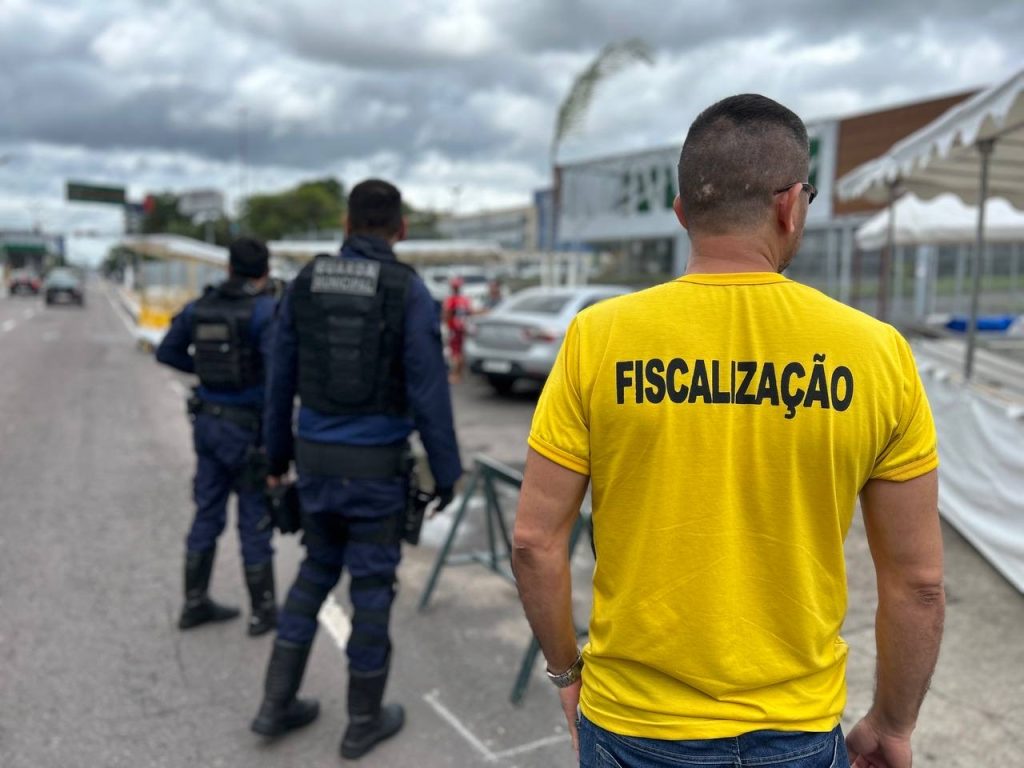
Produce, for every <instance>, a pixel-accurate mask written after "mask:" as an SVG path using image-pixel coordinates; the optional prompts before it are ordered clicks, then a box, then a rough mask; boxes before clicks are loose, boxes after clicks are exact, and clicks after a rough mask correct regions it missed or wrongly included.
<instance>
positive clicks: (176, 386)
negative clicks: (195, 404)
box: [167, 379, 189, 397]
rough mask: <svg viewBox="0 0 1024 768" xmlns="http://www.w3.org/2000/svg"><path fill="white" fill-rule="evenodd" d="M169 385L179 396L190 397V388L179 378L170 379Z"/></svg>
mask: <svg viewBox="0 0 1024 768" xmlns="http://www.w3.org/2000/svg"><path fill="white" fill-rule="evenodd" d="M167 386H168V387H170V388H171V391H172V392H173V393H174V394H176V395H178V396H179V397H188V394H189V390H188V387H186V386H185V385H184V384H182V383H181V382H180V381H178V380H177V379H169V380H168V381H167Z"/></svg>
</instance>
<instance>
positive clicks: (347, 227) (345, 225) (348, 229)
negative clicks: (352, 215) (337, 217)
mask: <svg viewBox="0 0 1024 768" xmlns="http://www.w3.org/2000/svg"><path fill="white" fill-rule="evenodd" d="M341 228H342V230H343V231H344V232H345V237H348V236H349V235H351V234H352V222H351V221H349V219H348V214H347V213H345V214H342V217H341Z"/></svg>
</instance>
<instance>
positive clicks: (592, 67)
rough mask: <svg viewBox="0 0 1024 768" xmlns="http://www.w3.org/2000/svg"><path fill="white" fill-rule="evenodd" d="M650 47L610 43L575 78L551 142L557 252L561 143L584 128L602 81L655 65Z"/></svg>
mask: <svg viewBox="0 0 1024 768" xmlns="http://www.w3.org/2000/svg"><path fill="white" fill-rule="evenodd" d="M653 61H654V59H653V57H652V54H651V49H650V46H648V45H647V43H646V42H644V41H643V40H641V39H639V38H631V39H629V40H625V41H622V42H619V43H609V44H608V45H606V46H605V47H604V48H602V49H601V51H600V53H598V54H597V56H595V57H594V60H593V61H591V62H590V64H588V65H587V67H586V68H585V69H584V70H583V71H582V72H580V73H579V74H578V75H576V79H575V80H573V83H572V87H571V88H569V92H568V93H567V94H566V96H565V99H563V101H562V103H561V104H560V105H559V107H558V117H557V119H556V120H555V131H554V135H553V136H552V138H551V157H550V161H551V176H552V212H551V246H552V247H553V248H557V245H558V244H557V243H556V242H555V233H556V228H557V221H558V214H559V211H560V210H561V174H560V172H559V169H558V147H559V145H560V144H561V143H562V140H563V139H565V138H566V137H567V136H569V135H570V134H571V133H573V132H574V131H576V130H578V129H579V128H580V126H582V125H583V120H584V118H585V117H586V115H587V110H588V109H589V108H590V102H591V101H593V99H594V93H595V92H596V91H597V86H598V85H599V84H600V83H601V81H602V80H605V79H606V78H608V77H611V76H612V75H614V74H616V73H618V72H620V71H621V70H622V69H624V68H625V67H627V66H629V65H630V64H633V63H636V62H643V63H644V64H651V63H653Z"/></svg>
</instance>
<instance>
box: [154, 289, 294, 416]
mask: <svg viewBox="0 0 1024 768" xmlns="http://www.w3.org/2000/svg"><path fill="white" fill-rule="evenodd" d="M195 305H196V302H194V301H190V302H189V303H188V304H186V305H185V306H184V308H183V309H182V310H181V312H179V313H178V314H177V315H175V316H174V319H173V320H171V327H170V328H168V329H167V334H166V335H165V336H164V338H163V341H161V342H160V346H159V347H157V349H156V359H157V362H160V363H163V364H164V365H169V366H171V368H176V369H178V370H179V371H183V372H185V373H195V372H196V365H195V360H194V359H193V358H192V353H191V352H190V351H189V348H190V347H191V346H192V321H193V318H194V317H195ZM276 306H277V300H276V299H275V298H274V297H273V296H269V295H267V296H260V297H258V298H257V299H256V301H255V302H254V303H253V312H252V321H251V322H250V323H249V340H250V342H251V343H252V344H253V345H254V346H255V347H257V348H258V349H259V353H260V357H262V358H263V365H264V368H268V367H269V363H268V361H269V360H270V344H271V340H272V338H273V327H274V324H273V322H272V321H273V319H274V310H275V307H276ZM196 394H197V395H199V397H200V398H201V399H202V400H204V401H206V402H208V403H216V404H217V405H237V406H242V407H253V408H262V407H263V395H264V389H263V385H262V384H260V385H257V386H255V387H249V388H247V389H240V390H235V391H227V390H223V389H209V388H208V387H204V386H203V385H202V384H200V385H199V386H198V387H197V388H196Z"/></svg>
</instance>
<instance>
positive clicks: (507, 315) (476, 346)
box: [465, 285, 631, 394]
mask: <svg viewBox="0 0 1024 768" xmlns="http://www.w3.org/2000/svg"><path fill="white" fill-rule="evenodd" d="M630 290H631V289H630V288H626V287H624V286H620V285H583V286H578V287H575V288H527V289H526V290H525V291H520V292H519V293H516V294H514V295H513V296H510V297H509V298H508V299H506V300H505V301H503V302H502V303H501V304H499V305H498V306H497V307H495V308H494V309H493V310H492V311H491V312H488V313H487V314H486V315H481V316H479V317H474V318H473V320H472V322H471V323H470V326H469V332H468V334H467V338H466V350H465V354H466V365H467V367H468V368H469V370H470V371H472V372H473V373H476V374H479V375H481V376H485V377H486V378H487V381H488V382H490V385H491V386H492V387H494V390H495V391H496V392H498V393H499V394H508V393H509V392H510V391H511V390H512V387H513V386H514V385H515V383H516V381H518V380H519V379H532V380H534V381H544V380H545V379H546V378H547V377H548V374H549V373H550V372H551V367H552V366H553V365H554V363H555V357H556V356H557V355H558V350H559V348H560V347H561V345H562V338H563V337H564V336H565V332H566V330H567V329H568V328H569V323H570V322H572V319H573V318H574V317H575V316H576V313H577V312H579V311H581V310H583V309H586V308H587V307H589V306H590V305H592V304H596V303H597V302H599V301H601V300H603V299H608V298H611V297H612V296H621V295H623V294H625V293H629V292H630Z"/></svg>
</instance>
